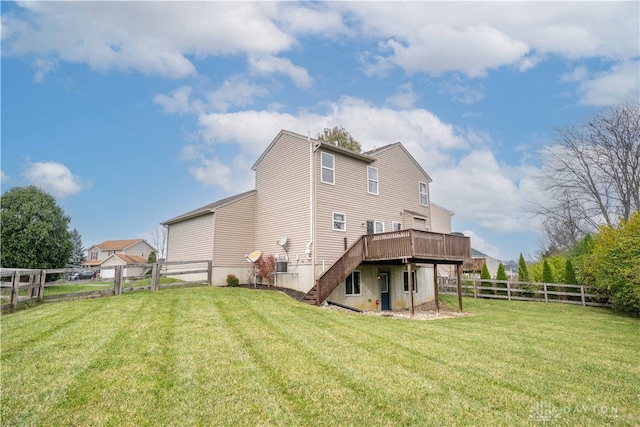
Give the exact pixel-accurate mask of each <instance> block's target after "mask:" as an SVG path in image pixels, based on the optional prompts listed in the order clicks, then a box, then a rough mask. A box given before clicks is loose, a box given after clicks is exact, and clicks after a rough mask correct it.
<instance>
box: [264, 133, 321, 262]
mask: <svg viewBox="0 0 640 427" xmlns="http://www.w3.org/2000/svg"><path fill="white" fill-rule="evenodd" d="M255 170H256V190H257V192H256V228H255V235H256V239H255V250H260V251H262V252H263V253H266V254H278V255H280V256H284V255H285V251H284V250H283V249H282V248H281V247H280V246H278V244H277V242H278V240H279V239H280V238H281V237H282V236H287V238H288V245H287V249H288V255H289V260H290V262H292V263H295V259H296V255H298V256H299V258H300V260H301V262H303V261H304V262H308V261H307V260H306V255H305V249H306V246H307V243H308V242H309V240H310V236H309V195H310V193H309V142H308V141H307V139H306V138H304V137H302V136H300V135H296V134H291V133H289V132H282V133H281V134H280V135H279V137H278V138H277V139H276V140H275V141H274V143H273V145H272V146H271V147H270V148H269V149H268V151H267V152H266V153H265V154H264V155H263V157H262V158H261V159H260V161H259V162H258V163H257V164H256V166H255Z"/></svg>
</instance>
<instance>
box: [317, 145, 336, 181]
mask: <svg viewBox="0 0 640 427" xmlns="http://www.w3.org/2000/svg"><path fill="white" fill-rule="evenodd" d="M335 166H336V157H335V156H334V155H333V154H329V153H325V152H321V153H320V181H321V182H324V183H325V184H334V183H335V173H336V167H335Z"/></svg>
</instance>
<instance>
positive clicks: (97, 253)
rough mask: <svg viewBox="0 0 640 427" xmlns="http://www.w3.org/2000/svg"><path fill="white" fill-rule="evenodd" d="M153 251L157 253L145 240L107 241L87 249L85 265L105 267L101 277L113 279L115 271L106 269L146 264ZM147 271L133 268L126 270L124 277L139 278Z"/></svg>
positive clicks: (141, 268)
mask: <svg viewBox="0 0 640 427" xmlns="http://www.w3.org/2000/svg"><path fill="white" fill-rule="evenodd" d="M152 251H155V248H154V247H153V246H151V245H150V244H149V243H147V241H146V240H144V239H129V240H107V241H105V242H102V243H98V244H97V245H93V246H91V247H90V248H89V249H87V259H86V260H85V262H84V263H83V265H84V266H86V267H103V268H102V269H101V271H100V277H101V278H103V279H111V278H113V276H114V273H115V270H114V269H113V268H106V267H115V266H117V265H120V266H127V265H135V264H145V263H146V262H147V259H148V258H149V254H150V253H151V252H152ZM145 270H147V269H146V268H143V267H133V266H132V267H129V268H125V269H124V275H125V276H138V275H141V274H144V272H145Z"/></svg>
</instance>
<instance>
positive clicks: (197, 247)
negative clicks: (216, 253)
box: [167, 213, 215, 262]
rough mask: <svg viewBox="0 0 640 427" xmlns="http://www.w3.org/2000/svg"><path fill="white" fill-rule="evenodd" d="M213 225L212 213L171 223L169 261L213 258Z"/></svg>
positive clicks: (168, 237)
mask: <svg viewBox="0 0 640 427" xmlns="http://www.w3.org/2000/svg"><path fill="white" fill-rule="evenodd" d="M213 226H214V216H213V214H212V213H210V214H206V215H202V216H198V217H195V218H191V219H188V220H185V221H181V222H177V223H175V224H170V225H169V233H168V236H167V244H168V246H167V261H195V260H205V259H210V260H213ZM214 262H215V260H214Z"/></svg>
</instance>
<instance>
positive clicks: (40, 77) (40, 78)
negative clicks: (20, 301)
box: [33, 58, 58, 83]
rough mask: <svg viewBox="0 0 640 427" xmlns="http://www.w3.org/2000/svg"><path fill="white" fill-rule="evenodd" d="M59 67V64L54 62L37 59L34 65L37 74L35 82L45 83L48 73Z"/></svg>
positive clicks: (34, 78)
mask: <svg viewBox="0 0 640 427" xmlns="http://www.w3.org/2000/svg"><path fill="white" fill-rule="evenodd" d="M57 65H58V64H57V63H56V61H54V60H50V59H44V58H36V60H35V61H34V63H33V68H35V69H36V73H35V75H34V76H33V81H34V82H36V83H44V76H45V75H46V74H47V73H50V72H51V71H53V70H55V69H56V66H57Z"/></svg>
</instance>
